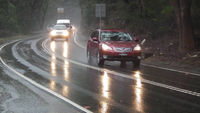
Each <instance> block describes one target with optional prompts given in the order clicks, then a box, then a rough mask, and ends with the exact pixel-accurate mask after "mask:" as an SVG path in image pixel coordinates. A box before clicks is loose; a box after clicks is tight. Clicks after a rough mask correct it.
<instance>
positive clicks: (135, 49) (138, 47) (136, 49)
mask: <svg viewBox="0 0 200 113" xmlns="http://www.w3.org/2000/svg"><path fill="white" fill-rule="evenodd" d="M133 50H134V51H140V50H141V47H140V45H139V44H137V45H136V47H135V48H134V49H133Z"/></svg>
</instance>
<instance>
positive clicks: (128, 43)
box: [102, 41, 135, 47]
mask: <svg viewBox="0 0 200 113" xmlns="http://www.w3.org/2000/svg"><path fill="white" fill-rule="evenodd" d="M102 43H104V44H106V45H108V46H110V47H135V44H134V42H133V41H109V42H107V41H103V42H102Z"/></svg>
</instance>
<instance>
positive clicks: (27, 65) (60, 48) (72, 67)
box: [1, 33, 200, 113]
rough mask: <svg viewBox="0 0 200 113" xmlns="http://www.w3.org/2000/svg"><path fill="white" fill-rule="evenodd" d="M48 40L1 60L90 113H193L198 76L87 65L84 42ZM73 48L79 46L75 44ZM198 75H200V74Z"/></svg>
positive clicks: (199, 105) (198, 104) (199, 104)
mask: <svg viewBox="0 0 200 113" xmlns="http://www.w3.org/2000/svg"><path fill="white" fill-rule="evenodd" d="M49 39H50V38H49V36H48V35H41V36H38V37H35V38H30V39H25V40H22V41H17V42H15V43H12V44H10V45H8V46H6V47H5V48H3V50H2V53H1V56H2V59H3V60H4V61H5V62H6V64H8V65H9V66H11V67H12V68H13V69H15V70H16V71H18V72H20V73H21V74H23V75H25V76H26V77H28V78H30V79H31V80H33V81H35V82H37V83H39V84H40V85H42V86H44V87H46V88H48V89H50V90H52V91H54V92H56V93H58V94H60V95H62V96H63V97H65V98H67V99H69V100H71V101H73V102H74V103H76V104H78V105H80V106H82V107H83V108H86V109H88V110H89V111H91V112H94V113H198V112H200V94H199V93H200V82H199V81H200V76H199V75H198V74H197V75H192V74H190V73H189V74H185V73H180V72H175V71H169V70H164V69H159V68H154V67H149V66H145V63H144V62H143V64H144V65H141V66H140V68H137V69H136V68H133V67H132V64H131V63H130V62H127V63H126V65H123V64H120V62H105V66H104V67H103V68H99V67H97V66H96V64H95V59H93V60H94V63H92V65H89V64H88V63H87V60H86V49H85V47H86V38H85V37H84V36H82V35H81V34H79V33H77V34H74V36H72V37H71V38H70V40H69V41H68V42H64V41H63V40H57V41H54V42H50V40H49ZM77 43H78V45H77ZM199 73H200V72H199Z"/></svg>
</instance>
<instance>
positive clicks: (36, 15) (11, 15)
mask: <svg viewBox="0 0 200 113" xmlns="http://www.w3.org/2000/svg"><path fill="white" fill-rule="evenodd" d="M75 1H76V0H75ZM68 2H72V0H0V38H5V37H10V36H14V35H16V34H19V33H20V34H21V33H22V34H29V33H30V32H32V31H39V30H42V29H44V27H45V26H46V25H48V24H52V23H55V22H54V21H55V20H56V19H57V8H58V7H61V6H63V5H67V4H68ZM72 3H75V2H74V1H73V2H72Z"/></svg>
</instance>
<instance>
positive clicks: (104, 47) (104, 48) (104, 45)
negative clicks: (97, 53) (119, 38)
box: [102, 44, 112, 50]
mask: <svg viewBox="0 0 200 113" xmlns="http://www.w3.org/2000/svg"><path fill="white" fill-rule="evenodd" d="M102 48H103V50H112V48H111V47H109V46H107V45H106V44H102Z"/></svg>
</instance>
